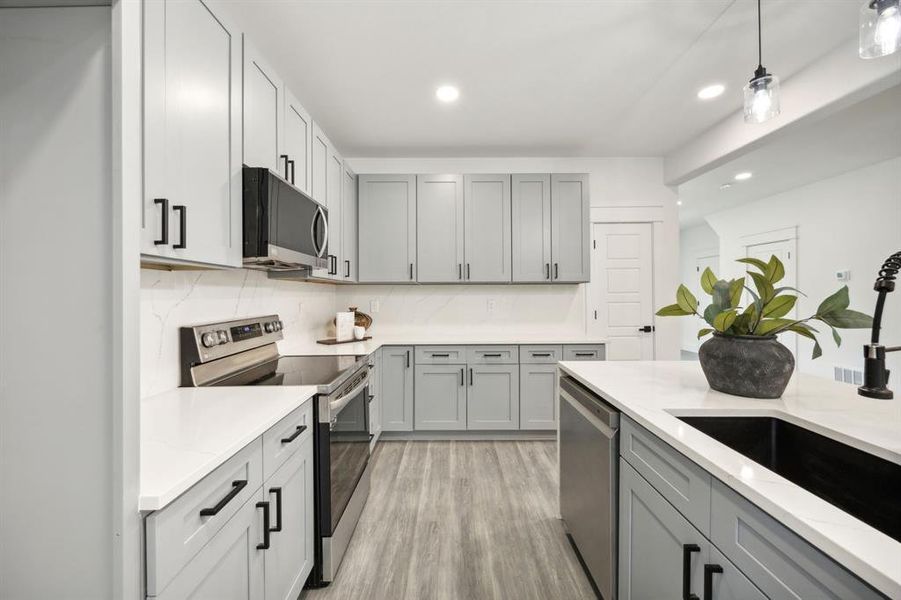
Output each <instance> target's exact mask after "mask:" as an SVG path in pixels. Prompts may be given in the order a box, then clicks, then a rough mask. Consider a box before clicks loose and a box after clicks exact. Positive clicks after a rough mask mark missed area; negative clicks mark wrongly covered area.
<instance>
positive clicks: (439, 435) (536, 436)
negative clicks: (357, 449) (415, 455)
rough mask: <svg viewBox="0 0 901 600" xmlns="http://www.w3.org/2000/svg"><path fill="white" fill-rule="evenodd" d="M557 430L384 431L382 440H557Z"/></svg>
mask: <svg viewBox="0 0 901 600" xmlns="http://www.w3.org/2000/svg"><path fill="white" fill-rule="evenodd" d="M556 439H557V432H556V431H553V430H551V431H383V432H382V434H381V436H380V437H379V440H380V441H383V442H390V441H419V442H444V441H465V442H488V441H548V440H556Z"/></svg>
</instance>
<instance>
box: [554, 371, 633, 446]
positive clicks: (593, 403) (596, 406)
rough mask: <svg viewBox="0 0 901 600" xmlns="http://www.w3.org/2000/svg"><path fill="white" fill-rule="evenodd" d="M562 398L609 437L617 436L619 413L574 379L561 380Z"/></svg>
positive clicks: (562, 378) (565, 378)
mask: <svg viewBox="0 0 901 600" xmlns="http://www.w3.org/2000/svg"><path fill="white" fill-rule="evenodd" d="M560 397H561V398H562V399H564V400H566V401H568V402H569V403H570V404H572V405H573V406H574V407H576V408H577V409H579V412H581V413H582V414H583V415H585V416H586V417H589V420H590V421H592V422H593V423H594V425H595V426H596V427H597V426H599V425H600V427H598V429H601V430H602V431H604V432H605V433H606V434H607V436H608V437H613V436H614V435H616V431H617V430H618V429H619V411H618V410H616V409H615V408H614V407H612V406H610V405H609V404H607V403H606V402H604V401H603V400H602V399H601V398H599V397H598V396H597V395H595V394H594V393H593V392H591V391H589V390H588V389H586V388H585V387H583V386H582V385H581V384H579V383H578V382H577V381H576V380H575V379H573V378H572V377H567V376H563V377H561V378H560Z"/></svg>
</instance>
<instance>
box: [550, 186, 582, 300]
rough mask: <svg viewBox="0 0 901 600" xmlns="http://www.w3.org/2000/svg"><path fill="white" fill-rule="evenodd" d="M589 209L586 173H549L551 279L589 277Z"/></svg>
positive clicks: (566, 279) (571, 280)
mask: <svg viewBox="0 0 901 600" xmlns="http://www.w3.org/2000/svg"><path fill="white" fill-rule="evenodd" d="M589 210H590V199H589V196H588V175H585V174H581V175H551V258H552V262H553V265H552V273H551V276H552V277H553V280H554V281H555V282H559V283H578V282H585V281H588V280H589V279H590V277H591V271H590V268H589V258H588V257H589V245H590V243H591V240H590V233H589V222H588V221H589V218H590V215H589Z"/></svg>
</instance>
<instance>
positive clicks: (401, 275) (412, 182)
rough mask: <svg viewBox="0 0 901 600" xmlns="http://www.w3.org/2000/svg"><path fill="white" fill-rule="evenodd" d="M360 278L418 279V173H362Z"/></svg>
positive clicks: (385, 280)
mask: <svg viewBox="0 0 901 600" xmlns="http://www.w3.org/2000/svg"><path fill="white" fill-rule="evenodd" d="M358 186H359V200H358V202H359V205H358V219H359V245H358V248H357V251H358V253H359V263H360V264H359V273H358V276H359V281H360V282H365V283H414V282H415V281H416V176H415V175H360V176H359V178H358Z"/></svg>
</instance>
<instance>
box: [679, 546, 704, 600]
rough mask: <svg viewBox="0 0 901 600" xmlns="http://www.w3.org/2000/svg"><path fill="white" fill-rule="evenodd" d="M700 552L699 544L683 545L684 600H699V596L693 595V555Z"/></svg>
mask: <svg viewBox="0 0 901 600" xmlns="http://www.w3.org/2000/svg"><path fill="white" fill-rule="evenodd" d="M700 551H701V547H700V546H698V545H697V544H682V600H698V596H697V595H696V594H692V593H691V555H692V553H694V552H700Z"/></svg>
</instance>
